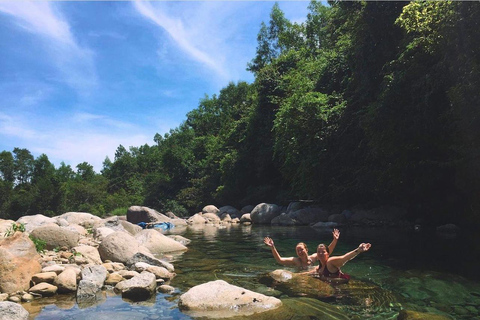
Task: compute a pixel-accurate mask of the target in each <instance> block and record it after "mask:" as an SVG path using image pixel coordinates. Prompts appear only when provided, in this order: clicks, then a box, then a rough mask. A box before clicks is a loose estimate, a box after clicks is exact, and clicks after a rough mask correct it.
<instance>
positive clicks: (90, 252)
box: [73, 246, 102, 264]
mask: <svg viewBox="0 0 480 320" xmlns="http://www.w3.org/2000/svg"><path fill="white" fill-rule="evenodd" d="M73 251H75V252H76V253H78V254H81V255H82V256H83V257H84V258H85V259H87V262H88V263H90V264H102V259H101V258H100V254H99V253H98V249H97V248H95V247H91V246H77V247H75V248H73Z"/></svg>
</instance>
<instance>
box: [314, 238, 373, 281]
mask: <svg viewBox="0 0 480 320" xmlns="http://www.w3.org/2000/svg"><path fill="white" fill-rule="evenodd" d="M371 246H372V245H371V244H370V243H361V244H360V245H359V246H358V248H357V249H355V250H353V251H350V252H348V253H346V254H344V255H343V256H336V257H331V256H330V250H329V247H327V246H325V245H324V244H323V243H322V244H319V245H318V247H317V259H318V261H319V262H320V265H319V266H318V267H317V268H316V269H315V271H314V272H315V273H316V274H318V275H319V276H320V279H322V280H326V281H329V282H338V283H342V282H348V280H349V279H350V276H349V275H348V274H346V273H343V272H342V271H341V270H340V268H341V267H343V266H344V265H345V263H347V262H348V261H350V260H352V259H353V258H355V257H356V256H358V255H359V254H360V253H362V252H365V251H368V250H369V249H370V247H371Z"/></svg>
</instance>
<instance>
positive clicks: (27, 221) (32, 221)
mask: <svg viewBox="0 0 480 320" xmlns="http://www.w3.org/2000/svg"><path fill="white" fill-rule="evenodd" d="M17 223H22V224H23V225H24V226H25V231H26V232H27V233H30V232H32V231H33V230H34V229H36V228H38V227H40V226H43V225H44V224H57V220H56V219H55V218H49V217H46V216H44V215H43V214H36V215H33V216H23V217H21V218H20V219H18V220H17Z"/></svg>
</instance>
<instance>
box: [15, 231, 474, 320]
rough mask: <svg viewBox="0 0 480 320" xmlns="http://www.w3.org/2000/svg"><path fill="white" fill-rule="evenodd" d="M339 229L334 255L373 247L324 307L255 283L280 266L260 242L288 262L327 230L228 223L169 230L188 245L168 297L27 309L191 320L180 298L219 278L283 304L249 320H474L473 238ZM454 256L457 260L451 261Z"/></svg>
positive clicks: (56, 314)
mask: <svg viewBox="0 0 480 320" xmlns="http://www.w3.org/2000/svg"><path fill="white" fill-rule="evenodd" d="M340 231H341V236H340V240H339V243H338V245H337V248H336V249H335V252H334V253H333V254H334V255H340V254H343V253H345V252H348V251H350V250H352V249H354V248H355V247H357V246H358V244H359V243H360V242H371V243H372V249H371V250H370V251H369V252H368V253H365V254H362V255H360V256H359V257H358V258H355V260H353V261H351V262H349V263H348V264H347V265H345V266H344V267H343V268H342V270H343V271H345V272H347V273H349V274H350V275H351V276H352V281H351V282H350V283H349V284H347V285H340V286H335V294H334V296H335V299H333V300H329V301H321V300H320V299H315V298H312V297H311V296H302V295H301V294H298V292H295V290H290V291H289V290H284V289H282V290H279V288H278V287H275V286H270V285H267V284H265V283H262V282H261V281H260V279H261V277H263V276H264V275H265V274H267V273H268V272H270V271H273V270H275V269H280V268H282V267H281V266H279V265H277V264H276V262H275V260H274V259H273V257H272V255H271V252H270V250H269V249H268V248H267V247H266V246H265V245H264V244H263V238H264V237H266V236H270V237H272V238H273V239H274V240H275V245H276V247H277V249H278V251H279V252H280V254H281V255H282V256H293V255H294V254H295V251H294V247H295V245H296V243H298V242H300V241H303V242H305V243H306V244H307V245H308V247H309V249H310V253H312V252H314V251H315V248H316V246H317V245H318V243H326V244H329V243H330V241H331V237H332V236H331V230H329V229H314V228H311V227H271V226H242V225H228V226H226V227H221V228H217V227H212V226H205V227H195V228H190V227H189V228H185V229H182V230H178V229H177V230H175V229H173V230H172V233H175V234H181V235H182V236H184V237H186V238H188V239H191V240H192V242H191V243H190V244H189V245H188V247H189V250H188V251H187V252H186V253H184V254H182V255H179V256H175V257H174V265H175V272H176V273H177V276H176V277H175V278H174V279H173V280H172V282H171V285H172V286H174V287H175V288H176V291H175V293H173V295H165V294H157V295H156V296H155V297H153V298H152V299H150V300H149V301H146V302H141V303H132V302H129V301H125V300H123V299H122V298H121V297H119V296H117V295H115V294H113V293H112V292H108V291H107V292H106V293H105V295H106V299H105V300H104V301H102V302H101V303H99V304H98V305H94V306H89V307H86V308H82V306H78V305H77V304H76V303H75V299H74V298H73V300H72V298H69V297H68V296H57V297H56V299H52V300H46V299H40V300H36V301H34V302H31V303H30V304H29V305H28V308H27V309H29V311H31V310H34V312H32V315H31V319H49V320H50V319H85V318H86V316H87V315H88V317H89V318H92V319H113V318H115V320H122V319H129V320H134V319H191V317H189V316H188V315H186V314H184V313H182V312H181V311H180V310H179V309H178V308H177V303H178V298H179V296H180V295H181V294H182V293H184V292H186V291H187V290H188V289H189V288H191V287H193V286H195V285H199V284H202V283H205V282H208V281H213V280H218V279H221V280H225V281H227V282H228V283H230V284H233V285H236V286H240V287H243V288H246V289H248V290H252V291H255V292H259V293H262V294H265V295H269V296H275V297H277V298H280V299H281V300H282V302H283V307H282V308H281V309H278V310H276V311H275V310H274V311H270V312H266V313H264V314H261V315H258V314H257V315H255V316H254V317H253V316H252V317H250V318H255V319H265V320H267V319H280V320H281V319H352V318H354V319H364V318H370V319H396V317H397V315H398V312H399V310H401V309H409V310H414V311H419V312H428V313H434V314H443V315H445V316H447V317H453V318H455V319H472V318H477V319H480V283H479V282H478V278H476V277H475V275H476V273H473V272H472V271H477V272H478V268H479V267H480V265H479V262H478V259H476V260H475V258H476V257H478V248H479V247H478V246H475V245H474V244H475V243H477V242H475V241H476V240H475V239H474V240H471V239H467V238H466V236H465V235H462V236H464V237H465V238H459V239H442V238H439V237H437V236H436V235H435V232H433V231H429V230H426V231H424V232H422V233H415V232H408V231H403V230H400V229H392V228H353V227H350V228H344V229H340ZM477 240H478V239H477ZM466 241H472V242H466ZM467 243H468V244H471V245H473V247H472V246H471V245H467ZM467 249H468V250H467ZM469 250H470V252H469V253H468V254H467V252H468V251H469ZM459 257H462V259H463V260H461V261H460V262H458V263H457V260H460V259H458V258H459ZM453 261H455V263H453ZM290 271H295V270H290ZM471 272H472V273H471ZM24 305H26V304H24ZM231 319H237V318H231ZM238 319H243V318H238Z"/></svg>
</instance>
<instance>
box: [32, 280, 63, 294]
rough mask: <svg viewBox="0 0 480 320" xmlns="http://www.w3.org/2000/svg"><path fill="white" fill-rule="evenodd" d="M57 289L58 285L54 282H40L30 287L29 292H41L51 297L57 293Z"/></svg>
mask: <svg viewBox="0 0 480 320" xmlns="http://www.w3.org/2000/svg"><path fill="white" fill-rule="evenodd" d="M57 290H58V288H57V286H54V285H53V284H50V283H46V282H40V283H39V284H36V285H34V286H33V287H31V288H30V289H28V292H30V293H33V294H40V295H42V296H45V297H50V296H53V295H54V294H55V293H57Z"/></svg>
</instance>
